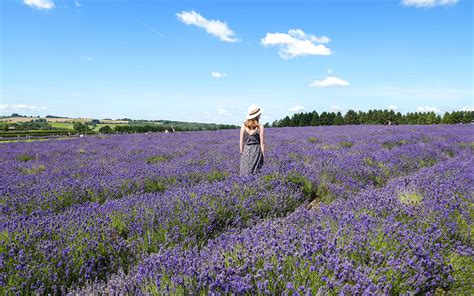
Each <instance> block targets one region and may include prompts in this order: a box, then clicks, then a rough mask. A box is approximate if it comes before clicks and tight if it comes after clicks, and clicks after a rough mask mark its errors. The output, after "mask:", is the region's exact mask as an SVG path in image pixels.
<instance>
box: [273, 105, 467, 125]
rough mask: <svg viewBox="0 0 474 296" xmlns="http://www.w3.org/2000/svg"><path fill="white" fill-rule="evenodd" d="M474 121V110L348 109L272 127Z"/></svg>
mask: <svg viewBox="0 0 474 296" xmlns="http://www.w3.org/2000/svg"><path fill="white" fill-rule="evenodd" d="M471 122H474V111H453V112H446V113H444V115H443V116H441V115H439V114H436V113H434V112H409V113H406V114H401V113H400V112H396V113H395V111H393V110H375V109H374V110H369V111H358V112H356V111H354V110H348V111H347V112H346V113H345V114H344V115H342V113H341V112H337V113H335V112H325V111H324V112H322V113H321V114H319V113H318V112H316V111H313V112H301V113H295V114H293V116H291V117H290V116H286V117H285V118H283V119H280V120H275V121H274V122H273V123H272V127H285V126H319V125H345V124H387V125H392V124H394V125H398V124H456V123H471Z"/></svg>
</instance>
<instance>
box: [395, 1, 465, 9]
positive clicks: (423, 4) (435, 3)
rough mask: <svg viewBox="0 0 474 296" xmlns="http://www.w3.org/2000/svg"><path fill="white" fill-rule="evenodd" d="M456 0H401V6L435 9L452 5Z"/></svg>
mask: <svg viewBox="0 0 474 296" xmlns="http://www.w3.org/2000/svg"><path fill="white" fill-rule="evenodd" d="M457 2H458V0H402V2H401V3H402V5H405V6H415V7H435V6H447V5H454V4H456V3H457Z"/></svg>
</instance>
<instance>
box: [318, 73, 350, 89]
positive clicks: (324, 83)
mask: <svg viewBox="0 0 474 296" xmlns="http://www.w3.org/2000/svg"><path fill="white" fill-rule="evenodd" d="M349 85H350V83H349V82H348V81H345V80H342V79H341V78H337V77H334V76H329V77H326V78H324V79H323V80H314V81H313V82H311V83H310V84H309V86H310V87H328V86H349Z"/></svg>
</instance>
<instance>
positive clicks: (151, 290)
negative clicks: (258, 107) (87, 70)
mask: <svg viewBox="0 0 474 296" xmlns="http://www.w3.org/2000/svg"><path fill="white" fill-rule="evenodd" d="M266 137H267V139H266V143H267V150H268V151H267V153H266V159H265V165H264V168H263V170H262V172H261V173H260V174H258V175H256V176H247V177H240V176H239V172H238V169H239V157H240V155H239V153H238V131H237V130H227V131H210V132H182V133H174V134H164V133H153V134H131V135H107V136H106V135H97V136H86V137H84V138H80V139H71V140H49V141H44V142H30V143H20V142H18V143H4V144H0V170H1V172H2V173H1V175H0V215H1V220H0V221H1V222H0V295H4V294H6V295H16V294H31V293H33V294H34V293H37V294H44V293H50V294H67V293H80V294H90V293H106V294H128V295H136V294H147V295H148V294H155V295H162V294H165V295H167V294H173V295H195V294H199V295H208V294H213V295H227V294H237V295H242V294H262V295H280V294H285V295H286V294H288V295H318V294H320V295H352V294H360V295H372V294H373V295H398V294H410V295H413V294H440V295H441V294H444V293H447V294H452V295H462V294H465V295H470V294H472V293H474V288H473V285H474V283H473V279H472V274H473V272H474V271H473V266H474V260H473V255H474V245H473V234H474V233H473V227H472V226H473V225H472V224H473V219H474V203H473V197H474V196H473V185H474V179H473V176H474V171H473V168H474V166H473V164H474V163H473V152H474V127H473V126H472V125H456V126H447V125H438V126H340V127H337V126H334V127H308V128H277V129H275V128H274V129H268V130H267V131H266Z"/></svg>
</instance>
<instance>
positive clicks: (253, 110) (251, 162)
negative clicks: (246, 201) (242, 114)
mask: <svg viewBox="0 0 474 296" xmlns="http://www.w3.org/2000/svg"><path fill="white" fill-rule="evenodd" d="M260 114H262V109H261V108H260V107H259V106H257V105H252V106H250V107H249V109H248V115H247V117H246V118H245V119H246V120H245V122H244V124H243V125H242V127H241V128H240V175H241V176H242V175H249V174H256V173H257V172H258V171H259V170H260V168H261V167H262V165H263V158H264V155H265V141H264V129H263V126H261V125H260V124H259V120H260Z"/></svg>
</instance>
